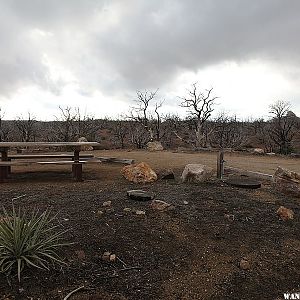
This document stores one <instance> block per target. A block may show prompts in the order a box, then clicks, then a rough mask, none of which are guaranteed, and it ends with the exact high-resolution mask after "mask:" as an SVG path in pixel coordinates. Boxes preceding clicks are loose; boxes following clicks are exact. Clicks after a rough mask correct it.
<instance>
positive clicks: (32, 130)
mask: <svg viewBox="0 0 300 300" xmlns="http://www.w3.org/2000/svg"><path fill="white" fill-rule="evenodd" d="M14 123H15V125H16V128H17V130H18V132H19V134H20V136H21V141H22V142H30V141H35V139H36V123H37V120H36V118H35V117H34V116H32V115H31V113H30V112H28V118H27V119H23V118H22V117H18V118H17V120H15V121H14Z"/></svg>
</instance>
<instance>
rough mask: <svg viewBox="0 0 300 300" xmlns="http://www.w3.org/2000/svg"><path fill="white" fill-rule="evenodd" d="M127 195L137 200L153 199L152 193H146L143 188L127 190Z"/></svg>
mask: <svg viewBox="0 0 300 300" xmlns="http://www.w3.org/2000/svg"><path fill="white" fill-rule="evenodd" d="M127 196H128V197H129V198H130V199H132V200H137V201H150V200H152V199H154V195H153V194H152V193H148V192H145V191H143V190H131V191H127Z"/></svg>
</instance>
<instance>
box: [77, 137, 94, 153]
mask: <svg viewBox="0 0 300 300" xmlns="http://www.w3.org/2000/svg"><path fill="white" fill-rule="evenodd" d="M78 142H81V143H83V142H85V143H86V142H88V140H87V138H85V137H84V136H82V137H80V138H79V139H78ZM80 148H81V151H92V150H94V148H93V147H92V146H80Z"/></svg>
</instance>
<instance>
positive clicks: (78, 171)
mask: <svg viewBox="0 0 300 300" xmlns="http://www.w3.org/2000/svg"><path fill="white" fill-rule="evenodd" d="M79 153H80V148H75V150H74V164H73V165H72V174H73V177H74V178H75V180H76V181H82V164H81V163H80V162H79Z"/></svg>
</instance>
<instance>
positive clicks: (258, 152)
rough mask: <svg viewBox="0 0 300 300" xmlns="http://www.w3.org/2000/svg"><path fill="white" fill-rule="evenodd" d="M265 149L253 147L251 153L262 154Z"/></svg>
mask: <svg viewBox="0 0 300 300" xmlns="http://www.w3.org/2000/svg"><path fill="white" fill-rule="evenodd" d="M264 153H265V150H264V149H261V148H254V149H253V154H264Z"/></svg>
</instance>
